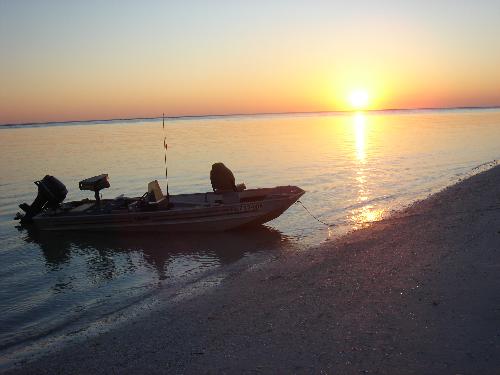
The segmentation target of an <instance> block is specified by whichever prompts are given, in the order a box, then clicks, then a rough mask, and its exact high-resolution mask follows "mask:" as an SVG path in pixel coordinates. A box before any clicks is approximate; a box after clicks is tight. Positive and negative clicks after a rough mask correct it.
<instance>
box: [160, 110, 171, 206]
mask: <svg viewBox="0 0 500 375" xmlns="http://www.w3.org/2000/svg"><path fill="white" fill-rule="evenodd" d="M161 119H162V127H163V148H164V150H165V158H164V160H165V180H166V181H167V199H170V194H169V193H168V165H167V149H168V144H167V134H166V132H165V113H163V114H162V116H161Z"/></svg>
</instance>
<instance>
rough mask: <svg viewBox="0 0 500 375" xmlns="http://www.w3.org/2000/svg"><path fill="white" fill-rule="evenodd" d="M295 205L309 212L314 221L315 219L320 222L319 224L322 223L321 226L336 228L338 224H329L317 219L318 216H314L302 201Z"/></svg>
mask: <svg viewBox="0 0 500 375" xmlns="http://www.w3.org/2000/svg"><path fill="white" fill-rule="evenodd" d="M295 203H298V204H300V205H301V206H302V207H303V208H304V210H306V212H307V213H308V214H309V215H311V217H312V218H313V219H315V220H316V221H317V222H319V223H321V224H323V225H326V226H327V227H328V228H330V227H334V226H336V224H329V223H327V222H324V221H323V220H321V219H319V218H317V217H316V216H314V215H313V214H312V212H311V211H309V209H308V208H307V207H306V206H304V203H302V202H301V201H300V200H297V201H296V202H295Z"/></svg>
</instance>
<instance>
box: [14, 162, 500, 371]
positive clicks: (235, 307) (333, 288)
mask: <svg viewBox="0 0 500 375" xmlns="http://www.w3.org/2000/svg"><path fill="white" fill-rule="evenodd" d="M164 298H165V299H167V298H170V297H169V296H167V295H165V296H164ZM166 305H167V304H166ZM13 372H15V373H36V374H41V373H44V374H56V373H68V374H69V373H71V374H78V373H120V374H121V373H321V372H324V373H342V374H360V373H367V374H370V373H379V374H402V373H404V374H412V373H415V374H424V373H425V374H478V373H481V374H498V373H500V167H495V168H493V169H491V170H489V171H486V172H483V173H481V174H479V175H476V176H473V177H471V178H469V179H467V180H465V181H462V182H460V183H459V184H457V185H454V186H452V187H450V188H447V189H445V190H444V191H442V192H440V193H438V194H435V195H433V196H431V197H430V198H428V199H426V200H424V201H421V202H417V203H415V204H414V205H413V206H411V207H410V208H408V209H405V210H404V211H401V212H398V213H395V214H394V215H392V216H391V217H390V218H388V219H386V220H383V221H381V222H377V223H374V224H373V225H371V226H370V227H368V228H365V229H362V230H358V231H355V232H353V233H350V234H348V235H346V236H344V237H342V238H339V239H337V240H333V241H329V242H327V243H325V244H324V245H322V246H320V247H318V248H313V249H309V250H308V251H305V252H297V253H293V254H283V255H282V256H280V257H278V258H276V259H273V260H272V261H270V262H267V263H265V264H260V265H254V266H252V265H248V266H247V268H246V269H245V271H244V272H234V273H232V274H230V275H229V276H228V277H227V278H226V279H225V280H224V281H223V283H222V284H221V285H219V286H217V287H215V288H212V289H210V290H209V291H208V292H207V293H204V294H202V295H195V296H193V297H186V298H184V299H182V300H181V302H179V303H176V304H168V306H166V307H164V308H160V309H157V310H155V311H152V312H151V313H150V314H149V315H148V316H145V317H142V318H139V319H135V320H133V321H130V322H129V323H126V324H125V325H122V326H120V328H118V329H115V330H112V331H110V332H107V333H103V334H101V335H99V336H97V337H94V338H90V339H88V340H87V341H86V342H83V343H79V344H75V345H73V346H69V347H67V348H65V349H64V350H61V351H59V352H57V353H52V354H50V355H49V356H46V357H43V358H40V359H36V360H35V361H32V362H25V363H20V364H18V365H17V367H16V368H14V369H13Z"/></svg>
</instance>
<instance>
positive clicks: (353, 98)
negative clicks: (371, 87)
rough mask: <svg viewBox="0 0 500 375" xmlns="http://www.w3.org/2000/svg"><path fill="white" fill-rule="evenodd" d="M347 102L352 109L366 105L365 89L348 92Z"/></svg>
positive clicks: (366, 95)
mask: <svg viewBox="0 0 500 375" xmlns="http://www.w3.org/2000/svg"><path fill="white" fill-rule="evenodd" d="M349 103H350V104H351V106H352V108H354V109H363V108H365V107H366V106H367V105H368V92H367V91H366V90H361V89H360V90H353V91H351V93H350V94H349Z"/></svg>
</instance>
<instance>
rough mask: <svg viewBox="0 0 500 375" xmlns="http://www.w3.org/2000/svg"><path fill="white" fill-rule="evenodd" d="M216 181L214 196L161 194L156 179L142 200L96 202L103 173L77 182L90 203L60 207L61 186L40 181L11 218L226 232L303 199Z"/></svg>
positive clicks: (51, 225) (52, 226)
mask: <svg viewBox="0 0 500 375" xmlns="http://www.w3.org/2000/svg"><path fill="white" fill-rule="evenodd" d="M214 166H215V165H214ZM229 173H231V172H230V171H229ZM216 177H217V176H212V173H211V180H212V186H214V191H213V192H207V193H194V194H178V195H170V194H167V195H164V194H163V192H162V191H161V188H160V186H159V184H158V181H156V180H155V181H152V182H150V183H149V184H148V192H147V193H145V194H144V195H143V196H142V197H135V198H128V197H124V196H119V197H117V198H115V199H101V198H100V191H101V190H102V189H104V188H107V187H109V186H110V185H109V181H108V175H107V174H102V175H99V176H95V177H91V178H89V179H86V180H83V181H80V183H79V187H80V189H81V190H91V191H94V193H95V198H94V199H83V200H80V201H73V202H63V201H64V199H65V197H66V194H67V190H66V187H65V186H64V185H63V184H62V183H61V182H60V181H59V180H57V179H56V178H55V177H52V176H45V178H44V179H42V180H40V181H37V182H35V184H37V186H38V196H37V198H36V199H35V201H34V202H33V203H32V204H31V205H28V204H26V203H23V204H21V205H20V207H21V209H23V210H24V211H25V214H20V213H19V214H18V215H17V217H16V218H17V219H19V220H20V222H21V224H23V225H33V226H35V227H36V228H37V229H40V230H44V231H172V232H179V231H183V232H186V231H187V232H197V231H226V230H231V229H236V228H243V227H252V226H258V225H261V224H263V223H266V222H268V221H270V220H273V219H275V218H277V217H278V216H280V215H281V214H282V213H283V212H284V211H285V210H287V209H288V208H289V207H290V206H291V205H292V204H293V203H295V202H296V201H297V200H298V199H299V198H300V197H301V196H302V195H303V194H304V190H302V189H300V188H299V187H297V186H277V187H273V188H260V189H248V190H246V189H244V187H243V186H244V185H243V186H239V185H238V186H236V185H234V177H233V176H232V173H231V175H230V177H232V181H231V179H229V180H227V179H226V180H224V179H219V180H220V181H222V183H220V182H219V183H217V181H215V180H216V179H217V178H216Z"/></svg>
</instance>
